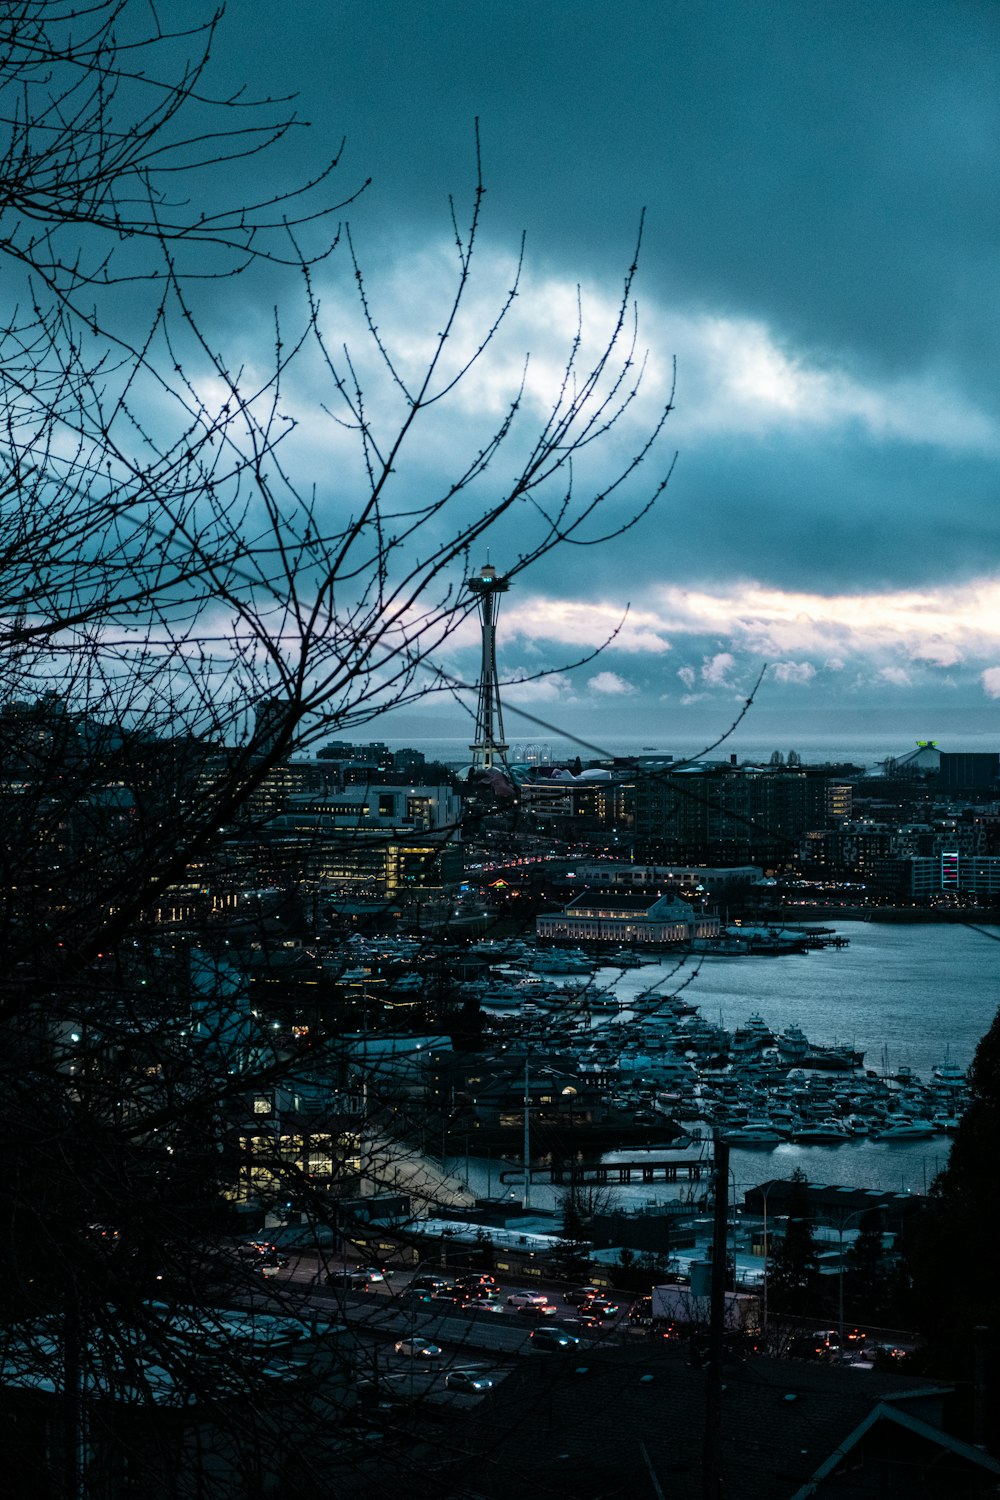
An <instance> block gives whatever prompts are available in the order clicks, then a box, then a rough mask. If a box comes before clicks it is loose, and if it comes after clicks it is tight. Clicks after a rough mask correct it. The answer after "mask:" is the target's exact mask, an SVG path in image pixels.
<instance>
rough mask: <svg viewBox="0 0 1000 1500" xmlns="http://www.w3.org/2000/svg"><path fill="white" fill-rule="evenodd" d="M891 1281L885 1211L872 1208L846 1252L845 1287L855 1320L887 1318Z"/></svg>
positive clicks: (851, 1314) (864, 1216)
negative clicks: (883, 1220)
mask: <svg viewBox="0 0 1000 1500" xmlns="http://www.w3.org/2000/svg"><path fill="white" fill-rule="evenodd" d="M889 1282H890V1275H889V1264H888V1262H887V1260H886V1255H885V1248H884V1245H883V1230H882V1213H881V1210H880V1209H878V1208H870V1209H868V1210H867V1212H866V1213H864V1214H863V1215H862V1217H861V1221H860V1225H859V1230H858V1236H857V1238H856V1240H855V1241H854V1243H853V1245H851V1247H850V1249H849V1250H848V1252H847V1256H846V1264H845V1269H844V1290H845V1295H846V1304H847V1308H848V1309H849V1310H850V1317H851V1321H852V1322H857V1321H859V1320H860V1321H862V1322H866V1323H883V1322H885V1321H886V1312H887V1303H888V1300H889Z"/></svg>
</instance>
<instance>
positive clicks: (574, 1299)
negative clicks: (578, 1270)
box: [563, 1286, 601, 1307]
mask: <svg viewBox="0 0 1000 1500" xmlns="http://www.w3.org/2000/svg"><path fill="white" fill-rule="evenodd" d="M600 1295H601V1291H600V1287H596V1286H571V1287H570V1288H569V1290H568V1291H565V1292H563V1301H564V1302H568V1303H569V1305H570V1307H572V1306H573V1305H574V1304H575V1303H579V1302H589V1301H590V1299H591V1297H599V1296H600Z"/></svg>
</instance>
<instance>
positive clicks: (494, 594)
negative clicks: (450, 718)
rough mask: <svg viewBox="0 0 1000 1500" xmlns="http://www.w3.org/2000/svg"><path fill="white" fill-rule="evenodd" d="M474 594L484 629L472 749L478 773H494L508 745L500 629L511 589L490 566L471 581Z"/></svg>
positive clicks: (468, 583)
mask: <svg viewBox="0 0 1000 1500" xmlns="http://www.w3.org/2000/svg"><path fill="white" fill-rule="evenodd" d="M467 587H468V590H469V593H470V594H474V595H475V597H476V599H477V601H478V603H479V613H480V616H481V618H482V628H483V661H482V668H481V671H480V674H479V702H478V705H477V707H476V737H475V743H474V744H472V745H470V746H469V749H470V751H471V752H472V765H473V769H475V770H483V771H490V770H492V769H493V767H494V766H495V765H496V764H497V763H498V762H502V761H504V760H505V759H506V755H507V743H506V741H505V740H504V737H503V715H502V713H501V711H500V684H499V682H498V680H497V652H496V628H497V616H498V615H499V613H500V595H501V594H505V593H506V592H507V590H508V589H509V588H510V581H509V580H508V579H507V578H498V577H497V570H496V568H491V567H490V565H489V563H487V564H486V566H485V567H483V568H480V570H479V572H478V573H476V574H474V576H473V577H472V578H470V579H468V580H467Z"/></svg>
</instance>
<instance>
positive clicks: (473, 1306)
mask: <svg viewBox="0 0 1000 1500" xmlns="http://www.w3.org/2000/svg"><path fill="white" fill-rule="evenodd" d="M461 1306H462V1311H463V1312H466V1313H474V1312H487V1313H501V1314H502V1313H503V1308H502V1307H501V1306H500V1304H499V1302H494V1301H492V1300H491V1299H490V1298H489V1297H470V1298H469V1300H468V1301H467V1302H463V1303H462V1305H461Z"/></svg>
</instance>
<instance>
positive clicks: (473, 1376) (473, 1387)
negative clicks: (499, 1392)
mask: <svg viewBox="0 0 1000 1500" xmlns="http://www.w3.org/2000/svg"><path fill="white" fill-rule="evenodd" d="M444 1383H445V1387H446V1388H447V1389H448V1390H449V1391H464V1392H465V1393H466V1395H469V1396H475V1395H478V1394H479V1392H480V1391H491V1390H492V1389H493V1381H492V1380H491V1379H490V1377H489V1376H488V1375H481V1374H480V1373H479V1371H478V1370H449V1371H448V1374H447V1375H446V1376H445V1377H444Z"/></svg>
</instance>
